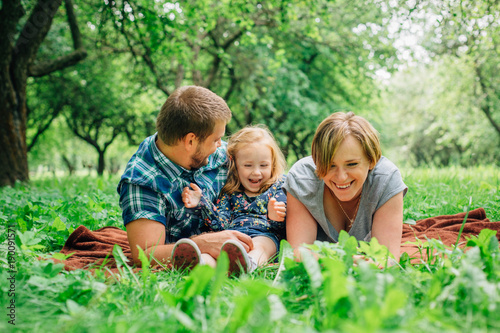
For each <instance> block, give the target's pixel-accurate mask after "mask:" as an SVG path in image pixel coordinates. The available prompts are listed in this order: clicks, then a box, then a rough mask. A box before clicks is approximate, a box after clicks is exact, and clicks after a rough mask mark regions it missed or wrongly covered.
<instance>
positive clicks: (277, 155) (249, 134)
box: [221, 125, 286, 195]
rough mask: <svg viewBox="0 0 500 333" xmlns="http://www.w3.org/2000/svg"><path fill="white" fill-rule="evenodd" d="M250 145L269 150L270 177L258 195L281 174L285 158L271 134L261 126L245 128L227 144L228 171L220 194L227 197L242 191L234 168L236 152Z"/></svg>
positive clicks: (284, 166)
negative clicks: (270, 158)
mask: <svg viewBox="0 0 500 333" xmlns="http://www.w3.org/2000/svg"><path fill="white" fill-rule="evenodd" d="M252 143H262V144H265V145H266V146H267V147H269V149H271V156H272V161H271V163H272V165H271V177H270V178H269V179H268V180H267V181H266V182H265V183H264V184H263V185H262V187H261V188H260V191H259V193H258V194H261V193H263V192H264V191H266V190H267V189H268V188H269V187H270V186H271V185H272V184H274V183H275V182H276V181H277V180H278V178H279V177H280V176H281V175H282V174H283V172H284V171H285V168H286V162H285V157H284V156H283V153H282V152H281V150H280V148H279V147H278V144H277V143H276V140H275V139H274V136H273V135H272V133H271V132H270V131H269V129H267V127H265V126H263V125H257V126H246V127H244V128H242V129H241V130H239V131H238V132H236V133H234V134H233V135H232V136H231V137H230V138H229V141H228V143H227V155H228V157H229V170H228V175H227V181H226V185H224V187H223V188H222V190H221V191H222V193H227V194H229V195H231V194H233V193H234V192H236V191H242V192H243V191H244V188H243V186H242V185H241V182H240V177H239V175H238V169H237V168H236V152H238V150H239V149H241V148H242V147H243V146H245V145H248V144H252Z"/></svg>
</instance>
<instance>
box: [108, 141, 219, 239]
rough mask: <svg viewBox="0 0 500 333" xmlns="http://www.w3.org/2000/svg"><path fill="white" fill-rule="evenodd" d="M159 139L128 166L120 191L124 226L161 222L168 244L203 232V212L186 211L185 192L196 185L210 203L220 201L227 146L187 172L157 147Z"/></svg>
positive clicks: (145, 145) (149, 143) (144, 144)
mask: <svg viewBox="0 0 500 333" xmlns="http://www.w3.org/2000/svg"><path fill="white" fill-rule="evenodd" d="M156 137H157V135H156V134H155V135H152V136H150V137H148V138H146V139H145V140H144V141H143V142H142V143H141V144H140V146H139V149H138V150H137V152H136V153H135V154H134V155H133V156H132V158H131V159H130V161H129V162H128V164H127V166H126V168H125V172H124V173H123V175H122V177H121V180H120V183H119V184H118V188H117V191H118V193H119V194H120V207H121V208H122V211H123V214H122V216H123V222H124V224H125V225H126V224H127V223H129V222H132V221H135V220H138V219H143V218H144V219H148V220H153V221H158V222H160V223H162V224H163V225H164V226H165V231H166V233H165V234H166V237H165V242H166V243H172V242H175V241H177V240H178V239H180V238H184V237H190V236H192V235H195V234H199V233H200V232H201V229H200V228H201V227H202V226H203V218H202V214H201V211H200V208H186V207H184V203H183V202H182V197H181V194H182V190H183V189H184V187H186V186H189V183H195V184H197V185H198V186H199V187H200V188H201V189H202V190H203V195H204V196H205V197H206V198H207V199H208V200H210V201H215V199H217V197H218V195H219V192H220V190H221V189H222V187H223V186H224V184H225V183H226V178H227V155H226V146H227V144H226V143H225V142H222V146H221V147H219V148H218V149H217V150H216V151H215V153H213V154H212V155H210V157H209V158H208V164H207V165H205V166H203V167H201V168H200V169H198V170H187V169H184V168H183V167H181V166H179V165H177V164H175V163H173V162H172V161H170V160H169V159H168V158H167V157H166V156H165V155H163V154H162V153H161V152H160V150H159V149H158V147H157V146H156V143H155V141H156Z"/></svg>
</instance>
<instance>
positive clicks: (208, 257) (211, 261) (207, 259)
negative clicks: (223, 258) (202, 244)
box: [201, 253, 217, 268]
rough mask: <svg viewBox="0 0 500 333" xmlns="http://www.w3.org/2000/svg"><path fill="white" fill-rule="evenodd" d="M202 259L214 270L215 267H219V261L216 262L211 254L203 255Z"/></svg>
mask: <svg viewBox="0 0 500 333" xmlns="http://www.w3.org/2000/svg"><path fill="white" fill-rule="evenodd" d="M201 258H202V259H203V261H204V262H205V265H208V266H210V267H213V268H215V266H217V261H215V259H214V257H212V256H211V255H210V254H208V253H202V254H201Z"/></svg>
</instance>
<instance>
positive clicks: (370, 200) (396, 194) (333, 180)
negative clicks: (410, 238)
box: [283, 112, 408, 258]
mask: <svg viewBox="0 0 500 333" xmlns="http://www.w3.org/2000/svg"><path fill="white" fill-rule="evenodd" d="M283 187H284V188H285V189H286V191H287V202H288V203H287V221H286V229H287V240H288V242H289V243H290V245H291V246H292V247H293V248H294V252H295V255H296V256H297V257H299V252H298V248H299V246H300V245H302V244H311V243H313V242H314V241H315V240H320V241H329V242H336V241H337V240H338V236H339V233H340V231H341V230H345V231H347V232H348V233H349V235H351V236H354V237H356V239H358V240H364V241H369V240H370V238H371V237H375V238H377V240H378V241H379V243H380V244H383V245H385V246H387V248H388V249H389V251H390V252H391V253H392V254H393V255H394V257H395V258H399V251H400V243H401V232H402V225H403V196H404V195H405V193H406V191H407V189H408V188H407V187H406V185H405V184H404V183H403V180H402V178H401V174H400V172H399V170H398V168H397V167H396V166H395V165H394V164H393V163H392V162H390V161H389V160H388V159H387V158H385V157H383V156H382V155H381V149H380V142H379V139H378V133H377V131H376V130H375V129H374V128H373V127H372V126H371V125H370V123H369V122H368V121H366V120H365V119H364V118H362V117H360V116H356V115H354V113H352V112H349V113H342V112H337V113H334V114H332V115H331V116H329V117H328V118H326V119H325V120H323V122H321V124H320V125H319V127H318V129H317V130H316V134H315V135H314V139H313V143H312V156H309V157H305V158H303V159H301V160H299V161H298V162H297V163H295V164H294V165H293V166H292V168H291V169H290V172H289V173H288V176H287V180H286V182H285V185H284V186H283Z"/></svg>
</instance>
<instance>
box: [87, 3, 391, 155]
mask: <svg viewBox="0 0 500 333" xmlns="http://www.w3.org/2000/svg"><path fill="white" fill-rule="evenodd" d="M381 7H382V3H381V2H379V1H370V0H356V1H344V0H341V1H336V2H331V1H324V0H315V1H298V0H294V1H266V2H262V1H247V0H237V1H230V2H229V1H203V2H202V1H184V2H178V3H163V4H162V3H158V2H155V3H154V4H151V2H149V1H143V0H121V1H109V2H105V3H104V4H103V8H102V10H100V11H101V12H102V13H103V14H102V16H101V17H100V18H99V22H100V24H97V22H96V23H95V25H96V26H99V29H100V32H101V37H100V38H99V40H97V41H96V43H97V44H98V45H101V46H102V48H103V49H105V50H108V51H109V52H114V53H115V54H120V53H123V52H129V53H130V54H132V55H133V57H134V60H135V64H137V65H138V67H137V68H138V70H140V71H141V73H142V75H141V81H142V82H143V83H144V84H148V85H152V86H155V87H156V88H157V89H159V90H160V91H162V92H163V93H164V94H165V95H166V96H169V94H170V93H171V92H172V91H173V90H174V89H175V88H176V87H178V86H180V85H185V84H196V85H202V86H205V87H207V88H209V89H211V90H213V91H215V92H216V93H217V94H219V95H220V96H222V97H223V98H224V99H225V100H226V101H228V104H229V106H230V107H231V109H232V111H233V114H234V117H233V119H234V121H232V122H231V123H230V124H229V126H228V132H232V131H234V130H235V129H237V128H241V127H243V126H244V125H246V124H250V123H264V124H268V125H269V126H272V129H273V132H275V134H276V136H277V138H278V140H279V141H280V143H281V146H282V148H283V149H284V151H285V153H290V154H291V155H293V157H294V158H298V157H301V156H303V155H305V154H307V153H308V149H309V148H308V147H309V143H310V139H311V138H312V134H313V133H314V131H315V128H316V126H317V125H318V124H319V122H320V121H321V120H322V119H323V118H324V117H325V116H326V115H327V114H329V113H331V112H333V111H335V110H341V109H349V110H352V109H355V110H361V109H363V108H365V107H367V106H369V105H370V103H369V101H370V97H369V96H370V95H371V94H373V93H374V92H375V91H376V88H375V85H374V84H373V80H372V78H373V76H374V72H375V71H376V70H377V69H380V68H381V67H386V68H387V69H388V70H390V67H391V63H393V62H394V59H393V53H394V52H393V48H392V47H391V46H390V43H389V40H388V38H387V29H386V28H385V26H384V22H385V21H384V18H387V17H388V16H389V15H390V13H389V12H388V11H386V12H384V11H382V10H381Z"/></svg>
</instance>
